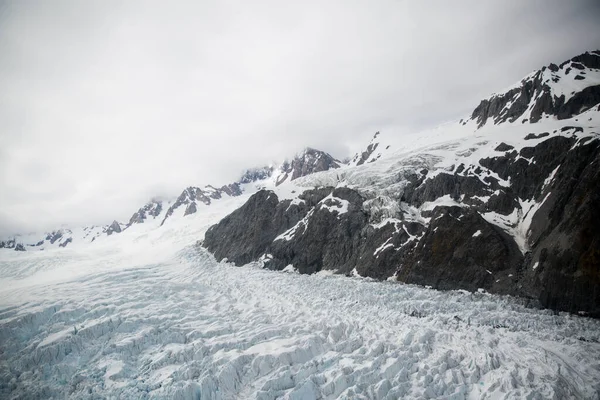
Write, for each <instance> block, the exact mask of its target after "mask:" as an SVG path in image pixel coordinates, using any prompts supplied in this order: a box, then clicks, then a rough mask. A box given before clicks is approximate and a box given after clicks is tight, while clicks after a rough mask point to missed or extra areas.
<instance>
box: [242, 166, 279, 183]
mask: <svg viewBox="0 0 600 400" xmlns="http://www.w3.org/2000/svg"><path fill="white" fill-rule="evenodd" d="M272 174H273V167H263V168H252V169H248V170H246V171H245V172H244V173H243V174H242V177H241V178H240V180H239V181H238V182H239V183H240V184H244V183H251V182H257V181H262V180H265V179H267V178H270V177H271V175H272Z"/></svg>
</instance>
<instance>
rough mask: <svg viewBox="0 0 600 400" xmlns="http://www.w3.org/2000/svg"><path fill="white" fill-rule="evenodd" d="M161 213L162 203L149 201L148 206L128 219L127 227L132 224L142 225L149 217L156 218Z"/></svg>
mask: <svg viewBox="0 0 600 400" xmlns="http://www.w3.org/2000/svg"><path fill="white" fill-rule="evenodd" d="M161 211H162V202H161V201H159V200H151V201H150V202H149V203H148V204H146V205H145V206H143V207H142V208H140V209H139V210H138V211H137V212H136V213H134V214H133V215H132V216H131V218H130V219H129V223H128V224H127V226H131V225H133V224H142V223H144V221H145V220H146V219H147V218H148V217H149V216H150V217H152V218H156V217H157V216H158V215H159V214H160V213H161Z"/></svg>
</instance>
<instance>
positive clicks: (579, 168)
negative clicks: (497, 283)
mask: <svg viewBox="0 0 600 400" xmlns="http://www.w3.org/2000/svg"><path fill="white" fill-rule="evenodd" d="M599 166H600V143H599V142H598V141H597V140H596V141H593V142H591V143H589V144H586V145H583V146H579V147H576V148H575V149H574V150H572V151H571V152H570V153H569V155H568V156H567V157H566V159H565V160H564V161H563V163H562V164H561V165H560V167H559V169H558V170H557V172H556V174H555V178H554V180H553V182H552V183H551V185H550V186H549V187H548V188H547V189H546V190H545V191H544V192H543V193H542V195H543V196H544V197H545V198H546V200H545V201H544V203H543V205H542V206H541V208H540V209H539V211H538V212H537V213H536V214H535V215H534V217H533V220H532V224H531V236H530V242H531V244H532V252H531V253H532V262H531V265H536V268H535V269H530V270H529V271H530V272H529V273H528V274H526V276H525V281H526V282H527V283H528V285H529V286H530V287H531V288H532V289H535V291H534V293H535V294H536V295H538V296H539V298H540V301H541V302H542V304H543V305H544V306H546V307H549V308H553V309H559V310H566V311H570V312H579V311H585V312H588V313H590V314H591V315H593V316H597V317H600V226H598V223H597V221H600V219H599V218H600V168H599Z"/></svg>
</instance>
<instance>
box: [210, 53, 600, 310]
mask: <svg viewBox="0 0 600 400" xmlns="http://www.w3.org/2000/svg"><path fill="white" fill-rule="evenodd" d="M599 83H600V52H590V53H585V54H583V55H580V56H577V57H574V58H573V59H571V60H569V61H566V62H564V63H562V64H560V65H554V64H551V65H550V66H548V67H544V68H542V69H541V70H539V71H536V72H534V73H532V74H530V75H529V76H528V77H526V78H525V79H523V80H522V81H521V82H520V83H519V84H517V85H516V86H515V87H513V88H510V89H508V90H507V91H505V92H504V93H501V94H496V95H493V96H491V97H490V98H489V99H486V100H484V101H482V102H481V103H480V105H479V106H477V107H476V108H475V110H474V111H473V113H472V115H471V116H470V117H468V118H466V119H463V120H461V121H459V122H458V123H454V124H448V125H445V126H442V127H440V128H438V129H435V130H432V131H429V132H424V133H422V134H420V135H419V136H418V140H411V139H412V138H408V139H405V138H391V140H390V138H382V137H381V136H380V135H376V136H375V137H374V138H373V141H371V143H370V144H369V146H368V147H367V149H366V150H365V152H363V153H362V154H360V155H357V156H356V157H355V158H354V159H353V160H352V161H351V163H350V165H349V166H341V168H338V169H336V170H335V172H332V171H324V172H320V173H315V174H312V175H307V176H305V177H303V178H299V179H297V180H296V181H295V184H294V188H295V190H289V189H287V190H284V189H283V188H281V187H272V188H270V190H262V191H259V192H258V193H256V194H254V195H253V196H252V197H250V198H249V200H248V201H247V203H246V204H244V206H242V207H241V208H239V209H238V210H236V211H234V212H233V213H231V214H230V215H229V216H227V217H226V218H224V219H223V220H222V221H221V222H220V223H218V224H217V225H215V226H213V227H211V228H210V229H209V230H208V231H207V233H206V235H205V239H204V241H203V246H204V247H206V248H207V249H208V250H209V251H211V252H213V253H214V254H215V256H216V258H217V259H223V258H227V259H228V260H229V261H231V262H233V263H235V264H236V265H243V264H247V263H251V262H258V263H259V264H260V265H263V266H264V267H266V268H271V269H277V270H280V269H285V268H287V269H290V268H293V269H295V270H297V271H299V272H301V273H313V272H317V271H321V270H330V271H334V272H336V273H341V274H348V275H351V274H352V275H360V276H367V277H372V278H376V279H392V280H398V281H402V282H407V283H415V284H421V285H429V286H432V287H434V288H438V289H466V290H470V291H477V290H486V291H489V292H494V293H501V294H511V295H517V296H522V297H527V298H530V299H532V301H534V303H540V304H541V305H543V306H545V307H548V308H552V309H556V310H566V311H570V312H579V313H584V314H588V315H592V316H596V317H598V316H600V227H599V226H598V223H597V221H600V134H599V132H600V130H599V128H600V96H598V93H600V91H599V90H600V86H599V85H598V84H599ZM403 139H404V140H405V141H406V142H405V143H403ZM282 186H285V185H282Z"/></svg>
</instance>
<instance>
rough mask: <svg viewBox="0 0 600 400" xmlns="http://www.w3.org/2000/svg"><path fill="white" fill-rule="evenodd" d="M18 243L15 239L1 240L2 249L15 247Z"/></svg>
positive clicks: (0, 247)
mask: <svg viewBox="0 0 600 400" xmlns="http://www.w3.org/2000/svg"><path fill="white" fill-rule="evenodd" d="M16 245H17V242H16V240H15V239H8V240H2V241H0V249H14V248H15V246H16Z"/></svg>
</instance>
